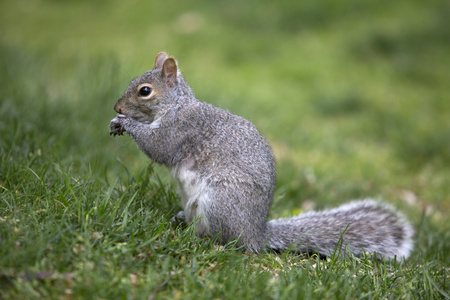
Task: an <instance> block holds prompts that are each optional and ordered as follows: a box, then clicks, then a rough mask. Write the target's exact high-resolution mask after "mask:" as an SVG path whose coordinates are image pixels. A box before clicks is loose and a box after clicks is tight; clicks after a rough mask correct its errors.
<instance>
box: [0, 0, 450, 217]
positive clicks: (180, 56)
mask: <svg viewBox="0 0 450 300" xmlns="http://www.w3.org/2000/svg"><path fill="white" fill-rule="evenodd" d="M449 16H450V2H449V1H436V0H431V1H419V0H398V1H356V0H322V1H287V0H281V1H267V0H262V1H253V0H250V1H239V0H231V1H206V0H198V1H174V0H166V1H138V0H131V1H117V0H113V1H85V0H81V1H55V0H53V1H51V0H46V1H44V0H42V1H37V0H36V1H25V0H16V1H1V3H0V28H1V29H0V33H1V35H0V51H1V52H0V55H1V59H0V60H1V73H0V76H1V77H0V95H1V98H0V101H1V105H0V109H1V111H0V116H1V119H0V130H2V132H7V131H9V132H14V135H13V136H8V137H6V136H5V135H4V136H3V137H2V138H0V139H1V144H0V146H1V149H2V150H1V151H2V153H1V154H2V155H6V154H8V153H10V152H11V151H12V152H13V153H16V152H17V153H21V155H23V156H24V157H26V156H27V155H28V156H29V157H32V156H35V155H37V154H36V153H38V155H43V156H44V157H45V159H50V160H55V161H57V162H62V163H63V164H66V165H68V166H70V167H71V168H73V169H74V170H79V171H78V172H79V173H80V175H81V174H82V173H83V168H85V166H87V165H89V168H92V169H93V170H94V172H98V173H102V172H104V173H107V174H109V175H107V176H115V175H111V174H116V173H114V172H120V167H117V165H118V164H117V160H118V159H119V160H120V161H122V162H123V163H124V164H125V165H127V166H128V167H129V168H130V170H131V171H132V172H138V171H139V170H141V169H142V168H143V167H144V166H145V165H146V164H147V162H148V160H147V159H146V158H145V157H144V156H143V155H142V154H141V153H139V151H138V150H137V149H136V147H135V145H134V143H133V142H132V141H131V139H130V138H128V137H121V138H117V139H112V138H110V137H109V135H108V124H109V120H110V119H112V118H113V117H114V115H115V112H114V111H113V105H114V103H115V101H116V99H118V98H119V97H120V95H121V93H122V92H123V91H124V90H125V88H126V87H127V85H128V82H129V81H130V80H131V79H132V78H134V77H136V76H138V75H140V74H141V73H142V72H144V71H146V70H147V69H150V68H151V67H152V66H153V60H154V57H155V55H156V53H157V52H159V51H163V50H164V51H167V52H168V53H169V54H171V55H173V56H174V57H176V58H177V60H178V62H179V65H180V68H181V70H182V72H183V74H184V76H185V78H186V79H187V81H188V82H189V84H190V85H191V87H192V88H193V90H194V92H195V93H196V96H197V98H199V99H200V100H202V101H206V102H210V103H212V104H214V105H216V106H219V107H222V108H225V109H228V110H230V111H231V112H233V113H235V114H238V115H241V116H243V117H245V118H248V119H250V120H251V121H253V122H254V123H255V124H256V126H257V128H258V129H259V130H260V131H261V133H262V134H263V135H264V136H266V137H267V138H268V139H269V141H270V143H271V145H272V146H273V148H274V150H275V153H276V156H277V161H278V178H279V181H278V189H277V201H276V203H275V207H274V209H275V213H273V214H274V215H280V214H284V212H283V211H284V210H281V209H279V210H277V207H279V205H281V206H282V207H283V208H287V210H288V211H289V210H291V211H292V210H295V208H296V207H297V208H298V207H300V205H301V203H310V202H309V201H307V200H312V203H314V204H315V205H316V206H318V207H322V206H326V205H327V206H329V205H335V204H337V203H340V202H345V201H347V200H348V199H349V198H360V197H366V196H371V197H380V198H385V199H389V200H390V201H393V202H394V203H396V204H397V205H399V206H401V207H402V209H405V210H407V207H410V208H411V211H415V212H420V211H422V210H423V211H429V212H432V213H433V214H434V216H435V217H436V218H438V219H440V220H442V217H445V216H446V215H447V214H448V212H449V211H450V196H449V195H450V178H449V177H450V176H449V174H450V172H449V168H450V97H449V96H450V84H449V82H450V72H449V66H450V21H449ZM27 141H28V142H27ZM30 141H31V142H30ZM9 155H11V154H9ZM280 199H282V201H281V200H280ZM278 200H280V201H278Z"/></svg>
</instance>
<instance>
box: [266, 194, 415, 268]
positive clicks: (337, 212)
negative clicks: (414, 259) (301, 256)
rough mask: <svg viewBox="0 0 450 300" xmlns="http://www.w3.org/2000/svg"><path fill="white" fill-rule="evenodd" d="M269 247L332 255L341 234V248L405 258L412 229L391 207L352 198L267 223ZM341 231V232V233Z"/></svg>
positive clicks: (353, 251) (409, 244)
mask: <svg viewBox="0 0 450 300" xmlns="http://www.w3.org/2000/svg"><path fill="white" fill-rule="evenodd" d="M267 225H268V234H269V238H268V242H267V243H268V245H267V246H268V247H269V248H271V249H275V250H286V249H291V250H293V251H300V252H316V253H317V252H319V254H321V255H326V256H329V255H330V254H332V253H333V252H334V251H335V249H336V246H337V245H338V243H339V242H340V238H341V237H343V239H342V241H343V244H342V248H341V249H342V251H344V249H345V251H350V252H352V253H353V254H355V255H357V256H361V254H362V253H363V251H365V252H369V253H374V252H376V253H377V255H378V256H379V255H380V254H381V255H383V256H384V257H385V258H394V256H397V258H398V259H400V258H402V257H405V258H407V257H408V256H409V255H410V253H411V251H412V249H413V242H412V236H413V234H414V229H413V228H412V226H411V225H410V224H409V223H408V222H407V221H406V220H405V219H404V217H403V216H402V215H401V214H399V213H398V212H396V211H395V210H394V209H393V208H392V207H390V206H387V205H385V204H380V203H378V202H376V201H373V200H364V201H355V202H350V203H348V204H344V205H342V206H340V207H338V208H335V209H331V210H325V211H317V212H316V211H312V212H308V213H305V214H301V215H299V216H297V217H293V218H288V219H277V220H272V221H270V222H269V223H268V224H267ZM342 234H343V235H342Z"/></svg>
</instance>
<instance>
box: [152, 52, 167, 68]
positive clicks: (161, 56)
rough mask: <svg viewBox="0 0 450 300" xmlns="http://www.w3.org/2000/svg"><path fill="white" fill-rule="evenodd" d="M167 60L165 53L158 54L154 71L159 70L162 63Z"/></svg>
mask: <svg viewBox="0 0 450 300" xmlns="http://www.w3.org/2000/svg"><path fill="white" fill-rule="evenodd" d="M167 58H168V56H167V54H166V52H159V53H158V54H156V58H155V69H161V68H162V66H163V64H164V61H165V60H166V59H167Z"/></svg>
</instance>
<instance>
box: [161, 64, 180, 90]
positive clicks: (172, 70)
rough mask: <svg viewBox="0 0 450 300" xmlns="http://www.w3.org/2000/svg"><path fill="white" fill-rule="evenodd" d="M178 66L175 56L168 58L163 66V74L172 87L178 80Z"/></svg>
mask: <svg viewBox="0 0 450 300" xmlns="http://www.w3.org/2000/svg"><path fill="white" fill-rule="evenodd" d="M177 73H178V67H177V62H176V61H175V59H174V58H173V57H169V58H167V59H166V60H165V61H164V63H163V66H162V73H161V76H162V77H163V78H165V79H166V83H167V85H168V86H169V87H170V88H172V87H173V85H174V84H175V81H176V80H177Z"/></svg>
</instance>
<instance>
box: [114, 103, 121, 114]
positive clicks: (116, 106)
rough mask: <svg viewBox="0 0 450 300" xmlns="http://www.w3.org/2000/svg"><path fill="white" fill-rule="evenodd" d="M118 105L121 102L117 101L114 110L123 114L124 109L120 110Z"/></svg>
mask: <svg viewBox="0 0 450 300" xmlns="http://www.w3.org/2000/svg"><path fill="white" fill-rule="evenodd" d="M118 104H119V101H117V103H116V104H114V110H115V111H116V113H118V114H121V113H122V108H120V107H119V105H118Z"/></svg>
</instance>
